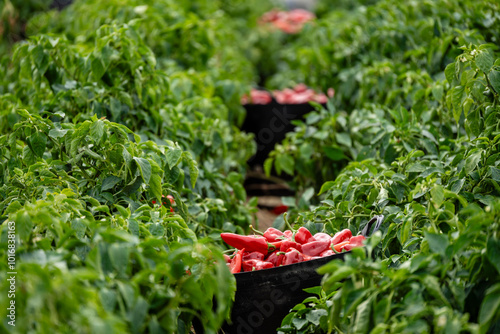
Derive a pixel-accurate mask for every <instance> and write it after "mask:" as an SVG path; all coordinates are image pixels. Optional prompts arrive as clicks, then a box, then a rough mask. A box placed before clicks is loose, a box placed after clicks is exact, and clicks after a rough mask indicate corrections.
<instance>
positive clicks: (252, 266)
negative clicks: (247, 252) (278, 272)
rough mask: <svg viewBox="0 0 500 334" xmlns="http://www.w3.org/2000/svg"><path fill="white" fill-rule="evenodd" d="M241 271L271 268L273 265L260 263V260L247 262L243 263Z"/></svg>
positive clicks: (264, 262) (265, 262)
mask: <svg viewBox="0 0 500 334" xmlns="http://www.w3.org/2000/svg"><path fill="white" fill-rule="evenodd" d="M242 266H243V271H253V270H262V269H269V268H273V267H274V265H273V264H272V263H271V262H267V261H260V260H255V259H254V260H248V261H243V264H242Z"/></svg>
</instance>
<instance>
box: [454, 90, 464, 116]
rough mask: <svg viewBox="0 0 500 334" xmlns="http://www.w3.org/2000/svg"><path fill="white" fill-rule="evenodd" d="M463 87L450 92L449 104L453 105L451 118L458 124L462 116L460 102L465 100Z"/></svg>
mask: <svg viewBox="0 0 500 334" xmlns="http://www.w3.org/2000/svg"><path fill="white" fill-rule="evenodd" d="M464 92H465V87H464V86H456V87H454V88H453V89H452V90H451V103H452V105H453V118H455V121H456V122H457V123H458V121H459V120H460V115H461V114H462V102H463V99H464V98H465V94H464Z"/></svg>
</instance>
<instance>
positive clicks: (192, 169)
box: [188, 159, 199, 188]
mask: <svg viewBox="0 0 500 334" xmlns="http://www.w3.org/2000/svg"><path fill="white" fill-rule="evenodd" d="M188 165H189V176H190V178H191V187H193V188H194V186H195V185H196V180H198V174H199V170H198V164H197V163H196V161H195V160H193V159H189V160H188Z"/></svg>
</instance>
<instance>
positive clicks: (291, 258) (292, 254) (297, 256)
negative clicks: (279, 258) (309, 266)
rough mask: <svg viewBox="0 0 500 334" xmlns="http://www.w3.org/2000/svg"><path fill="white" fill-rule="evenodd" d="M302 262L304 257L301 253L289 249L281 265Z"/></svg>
mask: <svg viewBox="0 0 500 334" xmlns="http://www.w3.org/2000/svg"><path fill="white" fill-rule="evenodd" d="M303 261H304V255H302V253H301V252H299V251H298V250H296V249H295V248H291V249H290V250H289V251H288V252H286V254H285V258H284V259H283V265H287V264H293V263H299V262H303Z"/></svg>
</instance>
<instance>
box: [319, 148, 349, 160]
mask: <svg viewBox="0 0 500 334" xmlns="http://www.w3.org/2000/svg"><path fill="white" fill-rule="evenodd" d="M323 151H324V152H325V154H326V156H327V157H328V158H330V159H331V160H333V161H340V160H344V159H345V158H346V156H345V155H344V152H343V151H342V150H341V149H340V148H338V147H323Z"/></svg>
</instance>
